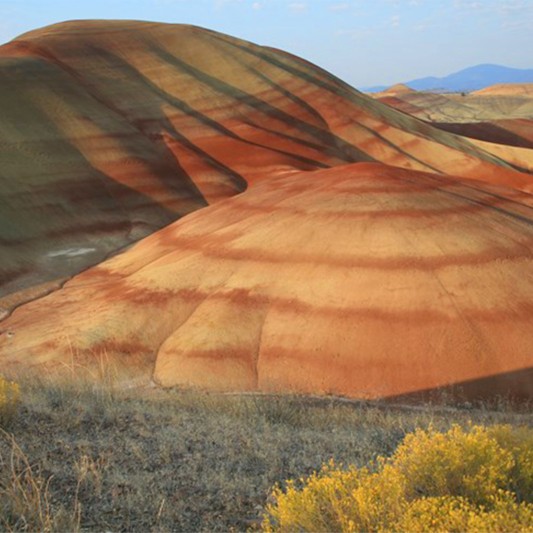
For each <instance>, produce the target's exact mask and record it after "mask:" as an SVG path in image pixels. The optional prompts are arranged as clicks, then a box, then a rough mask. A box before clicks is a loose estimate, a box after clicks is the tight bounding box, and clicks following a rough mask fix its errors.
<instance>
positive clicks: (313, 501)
mask: <svg viewBox="0 0 533 533" xmlns="http://www.w3.org/2000/svg"><path fill="white" fill-rule="evenodd" d="M263 526H264V529H265V530H266V531H267V532H274V531H343V532H357V531H409V532H418V531H419V532H423V531H468V532H489V531H492V532H504V531H509V532H519V531H533V429H531V428H526V427H520V428H513V427H512V426H510V425H505V426H504V425H496V426H491V427H488V428H487V427H484V426H473V427H471V428H467V429H466V430H465V429H462V428H460V427H459V426H453V427H452V428H451V429H450V430H448V431H447V432H445V433H442V432H438V431H435V430H433V429H430V430H421V429H417V430H416V431H415V432H414V433H411V434H409V435H407V436H406V437H405V439H404V441H403V442H402V443H401V444H400V446H399V447H398V448H397V450H396V451H395V452H394V454H393V455H392V457H390V458H383V457H380V458H379V459H378V461H376V464H374V465H373V468H366V467H364V468H356V467H354V466H350V467H348V468H342V467H337V466H335V464H334V463H333V462H330V464H329V465H326V466H325V467H323V468H322V470H321V472H319V473H315V474H313V475H311V476H309V477H308V478H307V479H300V480H299V481H298V480H297V481H289V482H288V483H287V486H286V488H285V489H282V488H277V489H276V490H275V492H274V503H271V504H269V505H268V507H267V515H266V517H265V521H264V524H263Z"/></svg>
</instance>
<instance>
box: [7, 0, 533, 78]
mask: <svg viewBox="0 0 533 533" xmlns="http://www.w3.org/2000/svg"><path fill="white" fill-rule="evenodd" d="M86 18H108V19H113V18H119V19H138V20H155V21H160V22H176V23H177V22H179V23H190V24H196V25H199V26H204V27H208V28H211V29H214V30H217V31H221V32H224V33H228V34H230V35H235V36H237V37H241V38H243V39H247V40H250V41H253V42H256V43H258V44H265V45H269V46H274V47H277V48H282V49H284V50H287V51H290V52H292V53H295V54H297V55H300V56H302V57H304V58H306V59H308V60H310V61H312V62H314V63H317V64H318V65H320V66H322V67H324V68H326V69H327V70H329V71H330V72H332V73H334V74H336V75H337V76H339V77H341V78H343V79H344V80H345V81H347V82H348V83H350V84H352V85H354V86H355V87H364V86H369V85H381V84H383V85H388V84H392V83H396V82H399V81H407V80H410V79H413V78H418V77H423V76H441V75H446V74H449V73H451V72H454V71H457V70H460V69H462V68H465V67H468V66H472V65H476V64H479V63H496V64H502V65H507V66H511V67H517V68H533V0H477V1H474V0H91V1H87V0H0V42H6V41H8V40H10V39H13V38H14V37H16V36H17V35H19V34H21V33H23V32H25V31H28V30H31V29H35V28H38V27H41V26H45V25H48V24H52V23H54V22H59V21H63V20H69V19H86Z"/></svg>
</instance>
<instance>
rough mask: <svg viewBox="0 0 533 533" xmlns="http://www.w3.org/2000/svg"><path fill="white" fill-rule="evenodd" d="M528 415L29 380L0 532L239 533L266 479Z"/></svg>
mask: <svg viewBox="0 0 533 533" xmlns="http://www.w3.org/2000/svg"><path fill="white" fill-rule="evenodd" d="M470 422H473V423H481V424H487V425H490V424H495V423H508V424H512V425H522V424H531V422H532V420H531V417H530V415H528V411H527V410H524V409H521V410H520V411H516V410H513V409H511V408H510V407H509V406H508V405H505V404H501V405H499V406H497V407H495V408H493V409H491V410H488V409H484V408H482V407H479V408H478V407H476V408H474V407H472V406H471V405H466V406H463V407H460V408H453V407H450V406H445V405H427V406H425V407H420V406H418V407H417V406H399V405H388V404H385V403H380V402H357V401H348V400H344V399H340V398H332V397H325V398H316V397H303V396H283V397H279V396H277V397H276V396H266V395H221V394H212V393H203V392H193V391H184V390H169V391H164V390H158V389H146V390H134V391H119V390H116V389H115V388H113V387H112V386H109V385H108V386H99V387H96V388H95V387H89V386H86V385H80V386H79V387H78V388H74V387H73V386H59V385H50V384H44V383H43V384H37V383H35V382H33V383H22V384H21V392H20V404H19V408H18V411H17V414H16V415H15V416H14V417H12V418H11V419H10V420H9V421H8V422H6V423H4V429H3V431H2V436H1V438H0V465H1V467H0V511H1V513H0V519H1V522H0V530H8V531H9V530H48V531H57V530H86V531H87V530H90V531H243V530H247V529H255V528H258V527H259V524H260V520H261V517H262V515H263V509H264V506H265V504H266V503H267V499H268V496H269V494H270V492H271V488H272V486H273V485H275V484H276V483H280V482H283V481H284V480H286V479H288V478H295V477H300V476H305V475H308V474H310V473H311V472H313V471H315V470H317V469H319V468H320V467H321V465H322V464H323V463H325V462H327V461H328V460H330V459H334V461H335V462H336V463H344V464H355V465H363V464H366V463H368V462H369V461H371V460H372V459H375V458H376V456H378V455H385V456H387V455H390V454H391V453H392V452H393V451H394V449H395V448H396V446H397V445H398V443H399V442H400V441H401V440H402V438H403V437H404V435H405V434H406V433H408V432H411V431H412V430H414V429H415V428H427V427H429V426H430V425H431V426H432V427H434V428H436V429H443V430H445V429H448V428H449V427H451V425H452V424H454V423H456V424H459V425H462V426H466V425H468V424H469V423H470Z"/></svg>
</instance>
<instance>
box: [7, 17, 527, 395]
mask: <svg viewBox="0 0 533 533" xmlns="http://www.w3.org/2000/svg"><path fill="white" fill-rule="evenodd" d="M0 72H1V73H2V76H4V75H5V77H6V79H7V82H6V84H2V85H1V86H0V91H2V92H3V93H4V94H3V98H2V99H0V107H2V106H3V107H5V112H6V116H8V117H9V119H10V120H7V121H5V122H4V121H2V122H1V123H0V140H1V142H0V162H2V167H1V172H2V175H1V178H2V181H0V187H2V198H3V199H5V200H6V201H5V205H3V206H2V210H1V212H0V213H1V214H0V216H1V217H2V218H3V221H6V223H5V224H4V223H3V224H2V225H0V232H3V234H2V235H0V237H1V240H0V245H1V246H3V248H2V258H4V257H5V258H6V259H5V261H3V264H2V266H1V268H2V275H3V279H2V282H3V284H2V285H3V291H4V294H6V295H7V296H6V297H5V298H4V306H5V308H6V309H7V311H8V312H11V311H12V312H11V313H10V315H9V316H7V317H6V318H5V319H4V320H3V321H2V322H0V368H2V371H3V372H5V373H7V374H13V375H15V374H17V373H21V372H22V373H24V372H27V371H28V369H31V370H33V371H37V372H41V373H42V372H43V371H44V370H47V371H48V370H50V371H52V372H55V371H58V372H64V371H65V370H66V371H67V373H69V374H72V373H74V374H76V373H77V371H78V370H79V372H80V373H81V372H82V371H83V370H89V371H90V372H91V371H92V370H93V369H94V368H96V367H98V365H99V364H100V363H101V361H102V359H105V361H107V362H110V363H112V365H113V366H115V367H116V368H118V369H120V372H124V373H125V374H126V373H128V375H135V376H141V377H151V378H153V379H154V380H155V382H156V383H159V384H161V385H164V386H174V385H185V386H200V387H206V388H212V389H218V390H264V391H303V392H328V393H330V392H331V393H340V394H346V395H349V396H356V397H368V398H375V397H402V396H405V395H411V394H418V393H420V392H425V391H431V390H439V389H442V388H446V387H449V386H456V385H461V387H462V388H463V390H464V392H465V394H466V395H468V396H472V397H474V396H476V397H477V396H486V395H489V396H490V395H494V394H500V393H502V394H512V395H514V396H517V397H520V398H528V397H531V396H532V387H531V386H532V384H533V383H532V377H531V367H532V366H533V365H532V364H531V363H532V344H533V342H532V334H531V331H533V276H532V272H533V268H532V266H533V265H532V262H533V202H532V197H531V196H530V195H529V194H528V193H527V191H530V190H531V189H532V188H533V176H531V174H529V173H527V172H526V171H523V172H520V171H518V170H517V168H516V165H514V166H513V165H512V164H511V163H510V162H509V156H508V154H503V153H500V154H498V153H496V151H494V150H492V149H491V147H490V146H486V145H483V144H474V143H473V142H470V141H469V140H467V139H465V138H463V137H460V136H457V135H454V134H452V133H449V132H445V131H441V130H438V129H436V128H433V127H432V126H430V125H428V124H425V123H423V122H420V121H419V120H417V119H415V118H412V117H409V116H408V115H405V114H403V113H401V112H398V111H395V110H394V109H391V108H389V107H387V106H385V105H383V104H381V103H380V102H377V101H374V100H372V99H370V98H368V97H366V96H364V95H362V94H361V93H358V92H357V91H355V90H354V89H352V88H350V87H349V86H347V85H346V84H344V83H342V82H341V81H340V80H338V79H336V78H334V77H333V76H331V75H330V74H328V73H326V72H324V71H322V70H320V69H318V68H317V67H315V66H313V65H311V64H309V63H307V62H305V61H303V60H301V59H299V58H296V57H293V56H290V55H288V54H285V53H283V52H280V51H275V50H271V49H267V48H263V47H259V46H256V45H253V44H251V43H246V42H244V41H240V40H237V39H234V38H230V37H227V36H224V35H221V34H217V33H214V32H210V31H207V30H201V29H198V28H192V27H187V26H175V25H160V24H150V23H137V22H131V23H124V22H120V23H119V22H84V23H67V24H62V25H57V26H52V27H49V28H45V29H43V30H39V31H36V32H32V33H30V34H26V35H24V36H21V37H20V38H19V39H17V40H15V41H13V42H11V43H8V44H7V45H4V46H3V47H1V48H0ZM32 80H33V81H32ZM2 112H4V111H3V110H2ZM505 148H508V147H505ZM521 149H522V150H525V151H528V148H521ZM520 168H521V169H522V170H527V169H524V168H523V167H520ZM4 191H5V194H4ZM3 201H4V200H3ZM183 215H187V216H185V217H183V218H180V217H182V216H183ZM177 219H179V220H177ZM176 220H177V221H176ZM173 221H174V222H173ZM164 225H166V227H164V228H163V229H159V230H158V231H155V230H156V229H157V228H160V227H162V226H164ZM147 234H149V235H148V236H145V235H147ZM143 236H145V237H144V238H142V237H143ZM140 238H142V240H140V241H139V242H138V243H137V244H135V245H134V246H132V247H130V248H129V249H125V250H122V252H121V253H119V254H118V255H115V256H114V257H112V258H109V259H107V260H106V261H103V262H100V261H101V259H102V258H103V257H105V256H106V255H109V254H110V253H113V252H117V250H119V249H120V248H121V247H124V246H126V245H127V244H129V243H132V242H133V241H135V240H138V239H140ZM98 262H99V264H98V265H96V266H94V267H92V268H88V269H87V267H88V266H89V265H91V264H95V263H98ZM83 269H85V270H84V271H83V272H81V273H79V274H77V275H76V273H78V272H80V271H81V270H83ZM65 279H69V281H66V283H64V284H63V282H64V281H65ZM45 281H47V282H50V281H55V282H57V283H59V281H61V283H62V284H61V286H58V285H55V286H52V287H51V288H50V285H48V286H47V289H46V290H47V291H48V292H50V294H48V295H47V296H43V295H42V292H41V293H39V292H38V291H39V290H40V287H42V285H40V284H42V283H43V282H45ZM32 291H33V292H32ZM36 294H37V296H36ZM5 302H7V303H5ZM17 305H18V307H16V306H17ZM15 307H16V308H15ZM7 314H8V313H6V315H7Z"/></svg>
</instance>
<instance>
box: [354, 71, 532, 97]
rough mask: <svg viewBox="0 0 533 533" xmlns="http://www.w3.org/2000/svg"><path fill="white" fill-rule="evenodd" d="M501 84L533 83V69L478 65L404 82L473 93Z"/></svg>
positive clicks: (424, 88)
mask: <svg viewBox="0 0 533 533" xmlns="http://www.w3.org/2000/svg"><path fill="white" fill-rule="evenodd" d="M497 83H498V84H499V83H533V69H517V68H510V67H504V66H501V65H490V64H484V65H476V66H474V67H468V68H465V69H463V70H460V71H458V72H454V73H453V74H449V75H447V76H443V77H441V78H438V77H435V76H428V77H426V78H418V79H415V80H411V81H406V82H404V84H405V85H407V86H408V87H410V88H411V89H415V90H417V91H437V92H471V91H477V90H479V89H484V88H485V87H489V86H490V85H495V84H497ZM385 89H386V87H383V86H376V87H367V88H365V89H363V90H364V91H365V92H369V93H375V92H382V91H384V90H385Z"/></svg>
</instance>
